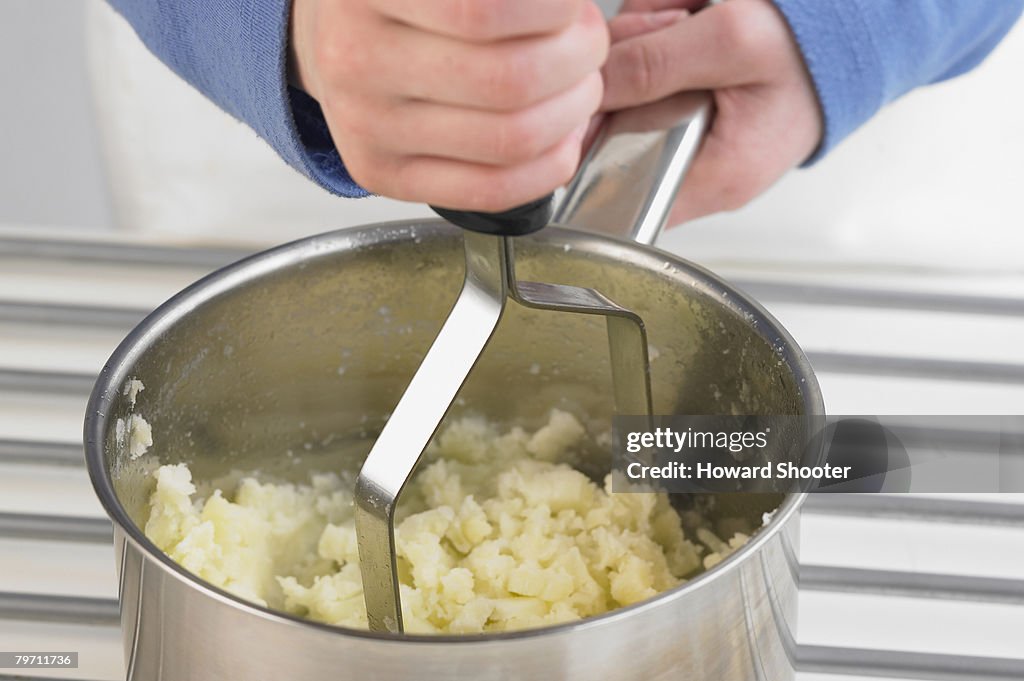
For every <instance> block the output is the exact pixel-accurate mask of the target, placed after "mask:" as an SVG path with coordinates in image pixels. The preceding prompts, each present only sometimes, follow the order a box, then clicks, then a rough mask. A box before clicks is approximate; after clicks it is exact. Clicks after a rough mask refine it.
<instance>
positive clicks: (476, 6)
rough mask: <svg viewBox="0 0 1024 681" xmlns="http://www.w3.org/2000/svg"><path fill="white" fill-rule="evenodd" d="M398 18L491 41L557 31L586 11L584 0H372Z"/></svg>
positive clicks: (432, 29) (458, 35) (454, 34)
mask: <svg viewBox="0 0 1024 681" xmlns="http://www.w3.org/2000/svg"><path fill="white" fill-rule="evenodd" d="M370 4H371V6H372V7H373V8H374V9H376V10H377V11H378V12H380V13H381V14H382V15H384V16H387V17H389V18H391V19H393V20H394V21H397V22H401V23H404V24H407V25H409V26H412V27H415V28H419V29H422V30H425V31H429V32H432V33H437V34H440V35H445V36H449V37H452V38H458V39H461V40H467V41H471V42H490V41H495V40H504V39H508V38H518V37H524V36H535V35H542V34H546V33H555V32H558V31H561V30H563V29H565V28H567V27H568V26H569V25H570V24H572V22H573V21H575V19H576V18H577V16H578V15H579V13H580V12H581V11H583V8H584V4H585V3H584V1H583V0H426V1H424V0H370Z"/></svg>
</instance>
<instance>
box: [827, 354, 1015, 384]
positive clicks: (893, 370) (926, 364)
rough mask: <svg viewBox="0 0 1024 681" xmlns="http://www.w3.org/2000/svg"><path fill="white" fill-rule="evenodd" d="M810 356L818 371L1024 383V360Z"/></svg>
mask: <svg viewBox="0 0 1024 681" xmlns="http://www.w3.org/2000/svg"><path fill="white" fill-rule="evenodd" d="M807 356H808V358H809V359H810V360H811V364H812V365H813V366H814V369H815V371H818V372H834V373H840V374H866V375H868V376H899V377H901V378H925V379H933V380H934V379H942V380H947V381H971V382H977V383H1021V384H1024V364H1009V363H997V362H968V361H956V360H946V359H925V358H921V357H886V356H883V355H855V354H850V353H842V352H808V353H807Z"/></svg>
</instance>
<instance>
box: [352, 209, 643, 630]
mask: <svg viewBox="0 0 1024 681" xmlns="http://www.w3.org/2000/svg"><path fill="white" fill-rule="evenodd" d="M546 202H547V203H548V205H545V206H544V207H543V210H544V211H545V212H546V214H547V215H550V205H549V204H550V197H549V199H547V200H546ZM439 212H440V213H441V214H442V215H444V216H445V217H448V218H450V219H454V220H455V221H456V224H458V225H459V226H461V227H466V228H467V230H466V231H465V232H464V238H465V252H466V276H465V280H464V282H463V286H462V291H461V292H460V294H459V297H458V299H457V300H456V301H455V305H454V307H452V310H451V312H450V313H449V315H448V318H447V320H446V321H445V323H444V326H442V327H441V331H440V333H438V335H437V338H436V339H435V340H434V343H433V345H431V347H430V350H429V351H428V352H427V355H426V357H424V359H423V363H422V364H420V366H419V368H418V369H417V371H416V374H415V375H414V376H413V378H412V381H411V382H410V383H409V386H408V387H407V388H406V390H405V393H404V394H403V395H402V398H401V400H400V401H399V403H398V406H397V407H395V410H394V411H393V412H392V414H391V417H390V418H389V419H388V421H387V423H386V424H385V425H384V429H383V430H382V431H381V434H380V436H379V437H378V438H377V441H376V442H375V443H374V445H373V448H372V449H371V451H370V454H369V456H367V458H366V461H365V462H364V463H363V467H362V469H361V470H360V471H359V476H358V478H357V480H356V493H355V501H356V507H355V520H356V536H357V539H358V545H359V563H360V572H361V573H362V579H363V597H364V600H365V601H366V612H367V617H368V620H369V626H370V630H371V631H388V632H395V633H397V632H401V631H402V630H403V626H402V610H401V594H400V590H399V582H398V570H397V560H396V559H397V556H396V551H395V525H394V511H395V506H396V504H397V502H398V497H399V495H400V494H401V492H402V488H403V487H404V486H405V484H406V482H407V481H408V480H409V477H410V476H411V475H412V472H413V469H414V468H415V467H416V464H417V462H418V461H419V460H420V457H421V456H422V454H423V451H424V450H425V449H426V447H427V444H428V443H429V442H430V439H431V438H432V437H433V436H434V433H435V432H436V431H437V428H438V426H439V425H440V423H441V421H442V419H443V418H444V416H445V414H446V413H447V411H448V409H449V407H450V406H451V404H452V402H454V400H455V397H456V395H457V394H458V392H459V389H460V388H461V387H462V384H463V383H464V382H465V380H466V378H467V377H468V376H469V372H470V371H471V370H472V369H473V366H474V365H475V364H476V362H477V360H478V359H479V358H480V356H481V355H482V354H483V352H484V349H485V348H486V347H487V343H488V342H489V341H490V339H491V336H492V335H493V333H494V331H495V329H496V328H497V326H498V322H499V321H500V320H501V316H502V313H503V312H504V310H505V304H506V301H507V300H508V299H509V298H511V299H512V300H513V301H515V302H516V303H519V304H520V305H523V306H526V307H530V308H535V309H542V310H553V311H561V312H576V313H581V314H595V315H602V316H604V317H605V318H606V319H607V328H608V345H609V350H610V353H611V367H612V383H613V391H614V397H615V408H616V411H617V412H618V413H620V414H650V413H651V384H650V367H649V362H648V355H647V333H646V331H645V329H644V325H643V322H642V321H641V319H640V317H639V316H638V315H636V314H635V313H633V312H631V311H629V310H627V309H625V308H623V307H621V306H619V305H617V304H615V303H614V302H613V301H611V300H609V299H608V298H607V297H605V296H604V295H602V294H601V293H599V292H597V291H594V290H592V289H587V288H580V287H576V286H565V285H560V284H546V283H539V282H529V281H524V282H520V281H517V279H516V275H515V254H514V247H513V240H514V238H515V237H509V236H494V235H492V234H481V233H477V232H476V231H470V230H472V229H476V228H478V227H479V225H473V224H469V225H467V220H465V219H460V218H462V217H463V216H477V217H479V214H458V213H453V212H451V211H439ZM469 222H470V223H471V222H472V221H471V220H470V221H469ZM544 222H546V216H545V220H544Z"/></svg>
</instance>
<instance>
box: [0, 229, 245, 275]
mask: <svg viewBox="0 0 1024 681" xmlns="http://www.w3.org/2000/svg"><path fill="white" fill-rule="evenodd" d="M255 252H256V251H255V250H249V249H244V248H226V247H213V246H197V247H185V246H156V245H148V244H129V243H123V242H114V241H87V240H82V241H76V240H69V239H59V240H57V239H20V238H14V237H10V238H0V257H17V258H32V259H38V260H71V261H85V262H99V263H112V264H131V265H158V266H161V267H190V268H202V269H216V268H218V267H223V266H224V265H227V264H228V263H231V262H234V261H236V260H239V259H241V258H244V257H246V256H248V255H252V254H253V253H255Z"/></svg>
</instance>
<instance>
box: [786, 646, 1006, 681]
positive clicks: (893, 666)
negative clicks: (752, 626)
mask: <svg viewBox="0 0 1024 681" xmlns="http://www.w3.org/2000/svg"><path fill="white" fill-rule="evenodd" d="M797 660H798V663H797V668H798V669H799V671H801V672H815V673H819V674H844V675H857V676H874V677H895V678H900V679H927V680H928V681H1000V680H1002V679H1006V680H1007V681H1010V680H1012V681H1020V679H1021V678H1024V659H1012V658H999V657H974V656H968V655H945V654H939V653H915V652H908V651H902V650H869V649H863V648H833V647H829V646H807V645H801V646H798V647H797Z"/></svg>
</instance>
